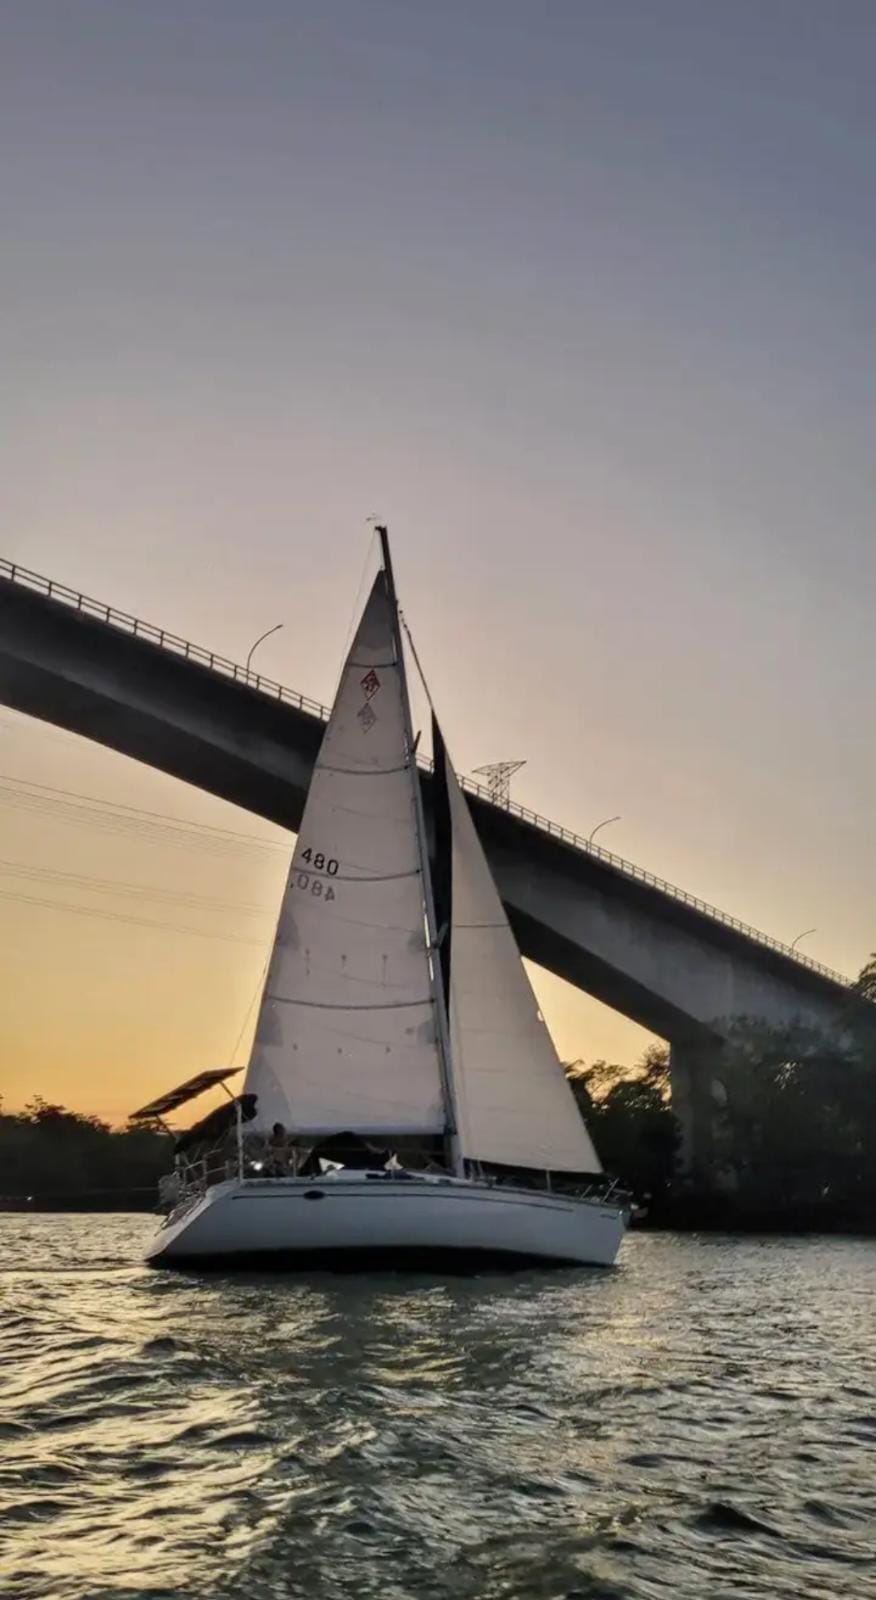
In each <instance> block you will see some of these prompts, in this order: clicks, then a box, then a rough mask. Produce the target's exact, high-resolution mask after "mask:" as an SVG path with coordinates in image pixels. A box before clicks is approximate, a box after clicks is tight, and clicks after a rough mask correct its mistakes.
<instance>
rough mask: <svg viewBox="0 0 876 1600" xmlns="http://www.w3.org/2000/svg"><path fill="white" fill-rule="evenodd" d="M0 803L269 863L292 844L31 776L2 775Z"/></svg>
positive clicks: (117, 832) (111, 831) (75, 823)
mask: <svg viewBox="0 0 876 1600" xmlns="http://www.w3.org/2000/svg"><path fill="white" fill-rule="evenodd" d="M0 805H3V806H7V807H9V808H11V809H13V810H23V811H30V812H32V813H33V814H34V815H36V816H41V817H46V818H51V819H52V820H54V821H58V822H64V823H68V824H71V825H73V826H78V827H87V828H93V829H96V830H98V831H101V832H104V833H108V834H115V835H120V836H123V837H131V838H137V839H142V840H145V841H147V842H150V843H157V844H174V845H178V846H181V847H183V848H185V849H189V850H193V851H196V852H197V853H199V854H205V855H211V856H228V855H229V854H230V855H237V856H243V857H249V859H250V860H253V861H255V860H259V859H260V860H262V861H264V862H267V861H269V860H271V859H274V858H276V856H277V853H278V852H284V851H288V848H289V847H288V846H287V845H286V844H285V843H283V842H281V841H279V840H273V839H262V838H259V837H258V835H256V834H245V833H238V832H235V831H234V830H232V829H230V828H218V827H215V826H214V825H213V824H210V823H197V822H185V821H181V820H180V819H179V818H175V817H168V816H167V815H166V814H165V813H162V812H150V811H145V810H140V809H138V808H137V807H135V806H126V805H120V804H117V803H115V802H113V801H106V800H99V799H98V798H97V797H96V796H94V795H82V794H79V793H77V792H76V791H75V790H70V789H58V788H55V787H53V786H52V785H50V784H38V783H34V782H31V781H30V780H28V779H25V780H23V781H16V779H14V778H12V777H9V776H7V775H4V774H0Z"/></svg>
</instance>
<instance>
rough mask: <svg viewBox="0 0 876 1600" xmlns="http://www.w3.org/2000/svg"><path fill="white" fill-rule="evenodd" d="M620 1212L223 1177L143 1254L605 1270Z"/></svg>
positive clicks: (155, 1260)
mask: <svg viewBox="0 0 876 1600" xmlns="http://www.w3.org/2000/svg"><path fill="white" fill-rule="evenodd" d="M623 1233H624V1214H623V1212H622V1210H621V1209H620V1207H618V1206H616V1205H612V1204H611V1203H610V1202H604V1201H599V1200H596V1199H592V1198H589V1197H588V1198H586V1199H580V1198H572V1197H570V1196H567V1195H560V1194H557V1193H553V1192H547V1191H545V1190H530V1189H515V1188H504V1187H497V1186H494V1185H491V1184H488V1183H483V1182H478V1181H476V1180H474V1179H443V1180H440V1179H437V1180H436V1179H434V1178H423V1177H409V1178H399V1177H393V1178H388V1177H387V1176H386V1175H385V1174H382V1173H381V1174H380V1175H379V1176H378V1175H375V1176H373V1177H367V1176H365V1175H364V1174H361V1175H360V1174H357V1175H355V1176H353V1175H352V1174H350V1173H342V1174H340V1173H338V1174H333V1175H331V1176H325V1177H322V1178H319V1179H314V1178H273V1179H247V1180H246V1181H245V1182H241V1181H240V1180H239V1179H236V1178H235V1179H229V1180H228V1181H227V1182H224V1183H219V1184H216V1185H215V1186H214V1187H213V1188H210V1189H208V1190H207V1191H206V1193H204V1194H202V1195H201V1196H199V1197H198V1198H194V1199H192V1200H190V1201H189V1202H188V1203H187V1204H186V1205H185V1206H183V1207H178V1208H177V1209H176V1211H175V1212H173V1213H172V1214H171V1216H169V1217H168V1218H167V1220H166V1222H165V1223H164V1225H163V1226H162V1228H161V1229H160V1231H159V1233H158V1236H157V1237H156V1239H155V1240H154V1241H153V1243H152V1245H151V1246H150V1249H149V1250H148V1251H147V1255H146V1259H147V1261H148V1262H149V1263H150V1264H151V1265H153V1266H173V1265H177V1264H179V1265H183V1264H184V1263H186V1262H199V1261H200V1262H203V1263H208V1262H209V1261H210V1260H221V1259H222V1258H226V1259H230V1260H232V1262H233V1261H235V1260H236V1264H237V1265H240V1266H242V1265H244V1264H245V1263H246V1261H247V1260H248V1259H250V1258H254V1259H255V1260H256V1261H258V1259H259V1258H265V1257H275V1258H280V1257H283V1256H289V1257H295V1256H299V1255H305V1256H306V1255H309V1256H311V1257H313V1258H316V1259H318V1258H320V1257H322V1256H323V1255H330V1254H331V1253H332V1252H344V1253H350V1252H357V1251H359V1252H362V1253H369V1252H370V1253H377V1252H380V1253H381V1254H389V1255H392V1254H394V1253H398V1254H400V1255H408V1256H415V1255H416V1254H417V1253H422V1254H423V1255H426V1254H427V1253H429V1252H436V1253H442V1254H444V1253H451V1254H452V1253H460V1254H474V1253H480V1254H484V1255H489V1256H494V1257H496V1256H499V1257H501V1256H528V1257H533V1258H536V1259H541V1260H544V1261H556V1262H575V1263H578V1264H581V1265H587V1266H603V1267H606V1266H611V1265H612V1263H613V1262H614V1260H615V1257H616V1256H617V1252H618V1249H619V1248H620V1243H621V1240H622V1238H623Z"/></svg>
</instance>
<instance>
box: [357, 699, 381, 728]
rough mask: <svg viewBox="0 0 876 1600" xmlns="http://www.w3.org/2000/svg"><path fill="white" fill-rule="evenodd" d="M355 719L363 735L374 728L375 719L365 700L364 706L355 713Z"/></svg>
mask: <svg viewBox="0 0 876 1600" xmlns="http://www.w3.org/2000/svg"><path fill="white" fill-rule="evenodd" d="M356 718H357V721H358V722H359V723H360V724H361V726H362V731H363V732H364V733H370V731H371V729H372V728H373V727H374V724H375V722H376V721H377V717H376V716H375V714H374V712H373V711H372V710H371V707H370V705H369V704H368V701H367V700H366V701H365V704H364V706H363V707H362V710H361V711H357V712H356Z"/></svg>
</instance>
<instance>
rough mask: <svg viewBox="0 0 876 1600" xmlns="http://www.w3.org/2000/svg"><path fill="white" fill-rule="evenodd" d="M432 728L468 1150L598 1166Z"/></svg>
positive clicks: (472, 1155)
mask: <svg viewBox="0 0 876 1600" xmlns="http://www.w3.org/2000/svg"><path fill="white" fill-rule="evenodd" d="M433 733H434V746H435V777H436V789H437V791H438V792H437V793H436V795H435V811H436V818H437V819H438V833H439V834H440V833H442V832H444V831H445V828H446V824H445V827H442V824H441V818H442V811H443V810H444V808H445V806H446V813H447V814H449V832H450V835H451V839H452V870H451V874H450V883H449V886H445V890H444V897H445V905H446V907H447V914H448V920H449V951H448V950H447V948H446V944H445V946H444V947H443V950H442V953H443V957H444V965H445V974H446V978H447V981H448V988H449V998H450V1008H449V1009H450V1045H451V1056H452V1060H453V1073H454V1082H455V1088H456V1104H457V1115H458V1121H459V1134H460V1144H461V1148H462V1153H463V1155H464V1156H465V1157H466V1158H467V1159H469V1160H479V1161H495V1162H499V1163H502V1164H506V1165H509V1166H517V1167H534V1168H541V1169H542V1170H548V1169H549V1170H552V1171H558V1172H561V1171H562V1172H601V1170H602V1168H601V1165H600V1161H599V1157H598V1156H597V1154H596V1151H595V1150H594V1148H593V1143H592V1141H591V1138H590V1135H589V1133H588V1132H587V1129H586V1127H585V1125H584V1122H583V1120H582V1118H581V1115H580V1112H579V1111H578V1107H577V1105H576V1103H575V1099H574V1096H573V1094H572V1091H571V1089H570V1088H569V1085H568V1083H567V1081H566V1076H565V1073H564V1072H563V1068H562V1065H561V1063H560V1060H559V1057H558V1056H557V1052H556V1049H555V1047H554V1043H553V1040H552V1039H551V1036H550V1034H549V1032H548V1030H547V1027H546V1025H545V1022H544V1020H543V1018H542V1016H541V1013H540V1011H539V1009H538V1003H537V1001H536V998H535V995H534V994H533V991H532V986H531V984H530V982H529V979H528V977H527V975H526V970H525V968H524V966H523V962H522V961H521V959H520V952H519V950H518V948H517V943H516V940H515V938H514V935H513V933H512V931H511V928H510V925H509V922H508V918H507V916H506V914H505V909H504V907H503V905H502V901H501V899H500V898H499V892H498V890H497V888H496V885H495V882H494V880H493V876H492V873H491V872H490V869H489V867H488V865H487V861H486V857H485V856H484V852H483V849H482V847H481V843H480V840H479V838H478V836H477V832H476V830H475V826H474V822H473V821H472V816H471V812H470V811H469V808H468V802H467V800H466V798H465V795H464V794H463V792H462V789H461V788H460V786H459V782H458V780H457V777H456V774H455V772H454V770H453V767H452V765H451V762H450V760H449V759H448V757H447V754H446V750H445V749H444V747H443V741H442V739H441V733H440V729H439V728H438V726H437V723H436V724H433ZM442 789H443V794H442V792H441V791H442ZM439 871H440V869H436V874H435V886H436V900H437V898H438V891H439V882H440V877H439Z"/></svg>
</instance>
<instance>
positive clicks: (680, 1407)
mask: <svg viewBox="0 0 876 1600" xmlns="http://www.w3.org/2000/svg"><path fill="white" fill-rule="evenodd" d="M151 1228H152V1220H151V1219H150V1218H147V1217H87V1216H78V1217H73V1216H69V1217H54V1216H21V1215H14V1214H9V1215H7V1216H4V1217H0V1229H2V1235H3V1252H2V1258H0V1259H2V1261H3V1270H2V1271H0V1318H2V1323H0V1326H2V1354H3V1375H4V1377H3V1395H2V1409H0V1506H2V1509H3V1521H2V1534H0V1537H2V1547H3V1555H4V1565H5V1568H6V1572H7V1577H6V1580H5V1585H4V1590H3V1593H4V1595H8V1596H9V1597H10V1600H13V1597H14V1600H24V1597H26V1600H37V1597H42V1600H50V1597H58V1596H60V1597H63V1600H104V1597H105V1600H109V1597H113V1600H133V1597H135V1596H137V1597H140V1596H152V1597H155V1600H162V1597H164V1600H177V1597H182V1596H203V1597H204V1600H209V1597H214V1596H215V1597H217V1600H238V1597H240V1600H244V1597H246V1600H269V1597H270V1600H285V1597H293V1596H295V1597H297V1596H304V1595H307V1596H309V1597H311V1600H335V1597H336V1596H337V1597H340V1596H344V1597H345V1600H346V1597H348V1596H351V1595H355V1596H364V1597H371V1596H377V1595H380V1596H381V1597H382V1600H409V1597H414V1596H416V1597H418V1600H419V1597H425V1600H429V1597H433V1596H434V1597H436V1600H438V1597H445V1596H448V1597H449V1596H451V1595H452V1596H454V1597H455V1600H460V1597H461V1600H466V1597H472V1600H475V1597H477V1600H480V1597H484V1600H492V1597H495V1600H499V1597H511V1600H513V1597H515V1596H522V1597H528V1596H532V1597H534V1600H553V1597H557V1600H559V1597H568V1596H588V1597H592V1600H621V1597H630V1600H653V1597H656V1596H666V1595H672V1596H681V1597H688V1596H690V1597H691V1600H693V1597H696V1600H704V1597H706V1596H708V1597H709V1600H712V1597H713V1596H714V1597H718V1596H721V1597H723V1596H726V1597H728V1600H729V1597H730V1596H733V1597H736V1600H738V1597H745V1596H751V1597H755V1596H757V1597H761V1596H762V1597H764V1600H784V1597H786V1596H787V1597H788V1600H790V1597H791V1596H793V1597H794V1600H797V1597H799V1596H800V1595H801V1594H803V1593H805V1594H806V1595H807V1597H815V1600H821V1597H823V1600H828V1597H829V1600H834V1597H836V1596H839V1595H841V1594H848V1595H850V1596H854V1597H855V1600H859V1597H865V1596H868V1595H873V1596H876V1564H874V1560H876V1546H874V1531H873V1530H874V1517H876V1499H874V1488H873V1477H874V1474H873V1469H872V1460H873V1448H874V1445H876V1403H874V1377H876V1356H874V1349H873V1337H872V1335H873V1328H874V1327H876V1316H874V1312H876V1246H874V1245H872V1244H871V1243H869V1242H867V1241H857V1240H849V1239H845V1240H816V1239H813V1240H788V1239H776V1240H731V1239H724V1238H714V1239H706V1238H682V1237H679V1236H672V1235H634V1236H633V1237H632V1238H631V1239H629V1240H628V1241H627V1242H626V1244H625V1246H624V1251H623V1256H622V1265H621V1267H620V1269H619V1270H617V1271H615V1272H608V1273H606V1272H587V1271H579V1270H575V1271H562V1272H553V1273H551V1272H527V1273H519V1274H514V1275H510V1274H509V1275H504V1274H501V1275H499V1274H491V1275H486V1276H482V1277H468V1278H465V1277H460V1278H455V1279H453V1278H448V1279H446V1280H442V1279H439V1278H437V1277H434V1276H426V1275H422V1276H416V1277H411V1276H401V1275H399V1276H394V1275H392V1274H387V1273H384V1274H381V1275H379V1276H378V1275H372V1276H368V1277H366V1276H355V1275H352V1276H351V1275H343V1276H334V1275H332V1274H328V1273H324V1274H318V1273H312V1274H310V1275H308V1276H297V1277H294V1276H273V1275H272V1276H270V1277H268V1276H254V1275H253V1276H237V1277H234V1276H230V1275H229V1276H224V1275H223V1276H210V1277H207V1278H203V1279H201V1278H198V1277H196V1276H188V1275H186V1276H183V1275H174V1274H165V1273H159V1272H154V1271H148V1270H146V1269H145V1268H143V1267H141V1266H140V1265H139V1260H138V1257H139V1252H140V1250H141V1249H142V1246H143V1244H144V1242H145V1240H146V1239H147V1238H148V1236H149V1233H150V1231H151Z"/></svg>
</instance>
